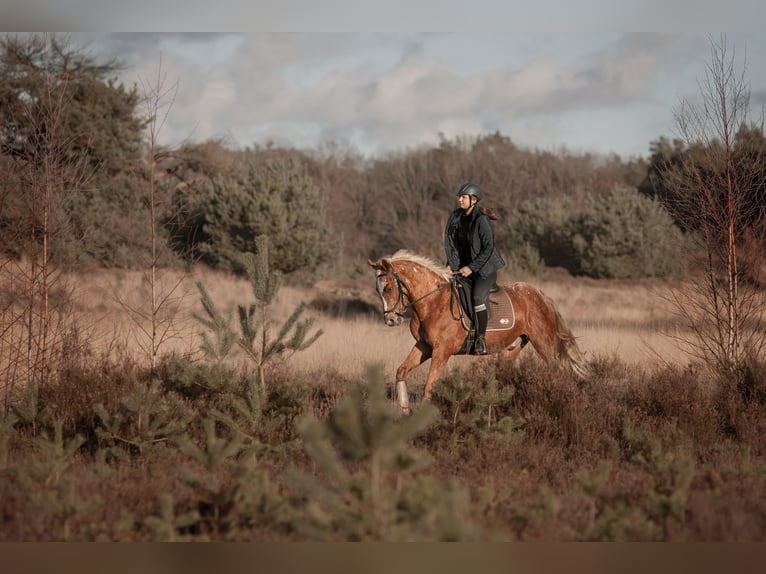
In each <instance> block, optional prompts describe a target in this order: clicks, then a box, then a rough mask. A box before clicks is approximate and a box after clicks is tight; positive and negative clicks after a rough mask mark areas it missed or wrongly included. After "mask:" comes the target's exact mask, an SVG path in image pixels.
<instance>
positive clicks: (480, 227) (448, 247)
mask: <svg viewBox="0 0 766 574" xmlns="http://www.w3.org/2000/svg"><path fill="white" fill-rule="evenodd" d="M462 215H463V210H462V209H456V210H454V211H453V212H452V213H451V214H450V216H449V219H448V220H447V226H446V227H445V229H444V250H445V252H446V254H447V265H449V267H450V269H452V270H453V271H457V270H458V269H460V268H461V267H463V266H464V265H468V267H470V268H471V271H472V272H474V273H478V274H479V275H480V276H481V277H486V276H487V275H489V274H490V273H492V272H493V271H497V270H498V269H500V268H501V267H504V266H505V261H503V258H502V257H500V254H499V253H498V251H497V249H496V248H495V236H494V234H493V232H492V221H491V220H490V219H489V217H488V216H487V215H484V214H483V213H482V212H481V210H480V209H479V208H478V206H477V207H475V208H474V210H473V211H472V212H471V215H470V216H469V217H470V222H469V226H468V229H469V231H468V236H469V238H470V241H471V246H470V247H471V249H470V251H471V260H470V261H461V260H460V251H459V249H458V245H457V242H458V232H459V230H460V217H461V216H462Z"/></svg>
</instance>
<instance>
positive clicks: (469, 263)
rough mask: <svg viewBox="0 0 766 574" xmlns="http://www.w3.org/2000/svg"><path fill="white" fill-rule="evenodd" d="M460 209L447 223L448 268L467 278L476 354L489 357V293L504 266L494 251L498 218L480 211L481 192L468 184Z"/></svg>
mask: <svg viewBox="0 0 766 574" xmlns="http://www.w3.org/2000/svg"><path fill="white" fill-rule="evenodd" d="M456 196H457V202H458V208H457V209H455V210H454V211H453V212H452V213H451V214H450V217H449V219H448V221H447V225H446V227H445V230H444V250H445V251H446V253H447V265H449V267H450V269H452V272H453V273H455V274H460V275H461V276H463V277H466V278H468V279H469V280H470V281H471V283H472V285H471V294H472V295H471V297H472V302H473V312H474V313H473V314H474V329H475V341H474V347H473V353H474V354H476V355H486V354H487V352H488V351H487V341H486V338H485V335H486V333H487V322H488V320H489V310H488V308H487V303H488V300H489V291H490V289H491V288H492V287H493V286H494V285H495V284H496V282H497V270H498V269H500V268H501V267H504V266H505V261H503V258H502V257H500V254H499V253H498V252H497V248H496V247H495V237H494V233H493V231H492V222H491V220H495V219H497V215H495V213H494V212H493V211H492V210H490V209H487V208H484V207H479V206H478V203H479V202H480V201H481V199H482V192H481V188H480V187H479V186H478V185H476V184H475V183H471V182H467V183H464V184H463V185H461V186H460V188H459V189H458V190H457V194H456Z"/></svg>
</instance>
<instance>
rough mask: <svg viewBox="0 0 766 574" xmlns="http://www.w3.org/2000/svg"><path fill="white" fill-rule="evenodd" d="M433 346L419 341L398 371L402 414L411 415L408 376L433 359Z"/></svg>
mask: <svg viewBox="0 0 766 574" xmlns="http://www.w3.org/2000/svg"><path fill="white" fill-rule="evenodd" d="M431 352H432V349H431V346H430V345H427V344H425V343H423V342H422V341H418V342H417V343H415V345H414V346H413V347H412V349H410V352H409V354H408V355H407V357H406V358H405V359H404V361H403V362H402V364H401V365H399V368H398V369H396V397H397V400H398V401H399V406H400V407H401V409H402V412H403V413H405V414H409V413H410V395H409V393H408V392H407V382H406V380H407V375H409V374H410V371H412V370H413V369H414V368H415V367H418V366H419V365H422V364H423V363H424V362H425V361H427V360H428V359H430V358H431Z"/></svg>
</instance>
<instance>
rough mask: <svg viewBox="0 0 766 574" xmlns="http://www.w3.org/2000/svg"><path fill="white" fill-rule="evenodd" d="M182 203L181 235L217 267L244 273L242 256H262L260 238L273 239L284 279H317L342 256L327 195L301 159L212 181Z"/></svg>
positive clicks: (274, 254)
mask: <svg viewBox="0 0 766 574" xmlns="http://www.w3.org/2000/svg"><path fill="white" fill-rule="evenodd" d="M178 201H179V202H181V203H180V205H179V207H178V209H177V211H178V212H183V213H189V214H190V215H189V217H188V218H187V220H186V222H185V223H184V226H185V229H182V230H180V231H181V234H182V235H183V236H185V237H188V238H190V239H191V240H193V241H195V242H196V245H195V246H194V247H195V248H196V251H197V252H198V253H199V255H200V257H201V258H202V260H203V261H205V262H207V263H209V264H210V265H211V266H213V267H219V268H223V269H229V270H234V271H239V270H240V269H241V265H240V259H241V255H242V254H243V253H247V252H250V253H254V252H257V246H256V239H257V237H258V236H261V235H268V236H269V238H270V239H271V253H272V266H273V268H274V269H275V270H278V271H280V272H281V273H283V274H294V276H295V275H301V274H303V275H305V276H311V275H314V274H316V273H317V272H318V271H319V270H320V268H321V267H322V266H323V265H326V264H328V263H331V262H332V259H333V257H335V256H336V255H337V252H338V248H339V240H338V239H337V238H336V237H335V236H334V234H333V233H332V229H331V227H330V224H329V223H328V217H327V211H326V204H327V193H326V191H325V190H324V189H323V188H321V187H320V186H318V185H317V184H316V183H315V182H314V181H313V179H312V178H311V177H310V176H309V174H308V173H307V172H306V169H305V167H304V166H303V165H302V164H300V163H299V162H297V161H296V160H276V161H273V162H268V163H266V164H264V165H258V166H256V165H253V166H251V167H250V168H249V171H248V172H247V173H246V174H244V175H228V176H218V177H213V178H211V179H210V180H205V181H204V182H203V183H202V184H201V185H200V188H199V189H195V190H194V191H193V192H189V193H187V194H185V195H183V196H179V198H178ZM187 247H190V246H187Z"/></svg>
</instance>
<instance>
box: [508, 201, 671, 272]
mask: <svg viewBox="0 0 766 574" xmlns="http://www.w3.org/2000/svg"><path fill="white" fill-rule="evenodd" d="M508 237H509V243H507V250H508V252H509V253H510V254H511V256H510V261H511V263H512V264H513V265H514V266H516V267H515V268H517V269H520V270H522V271H525V272H530V273H534V272H536V271H538V270H539V259H538V257H540V258H542V260H543V262H544V263H545V265H546V266H549V267H555V266H561V267H564V268H566V269H567V270H568V271H570V272H571V273H573V274H578V275H588V276H591V277H596V278H622V279H625V278H629V279H638V278H641V277H675V276H678V275H679V274H681V273H682V272H683V269H684V251H685V250H684V249H683V245H685V239H684V236H683V234H682V233H681V231H680V229H679V228H678V227H676V226H675V224H674V223H673V220H672V218H671V217H670V215H669V213H668V212H667V211H666V210H665V209H664V208H663V207H662V206H661V205H660V203H659V202H657V201H655V200H652V199H649V198H647V197H645V196H642V195H640V194H639V193H637V192H635V191H633V190H631V189H628V188H622V187H617V188H614V189H612V190H611V191H610V192H609V193H608V194H605V195H603V196H602V195H595V194H590V193H589V194H585V195H583V196H582V198H580V199H579V200H575V199H562V200H559V201H554V200H553V199H544V198H541V199H533V200H529V201H527V202H525V203H523V204H521V205H520V206H519V209H518V211H517V212H516V214H515V215H514V220H513V222H512V223H511V226H510V229H509V232H508Z"/></svg>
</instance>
